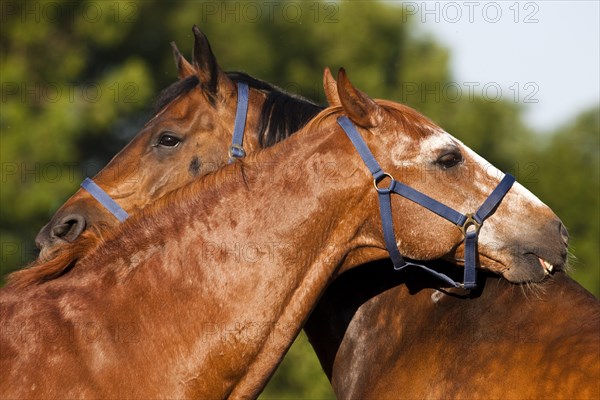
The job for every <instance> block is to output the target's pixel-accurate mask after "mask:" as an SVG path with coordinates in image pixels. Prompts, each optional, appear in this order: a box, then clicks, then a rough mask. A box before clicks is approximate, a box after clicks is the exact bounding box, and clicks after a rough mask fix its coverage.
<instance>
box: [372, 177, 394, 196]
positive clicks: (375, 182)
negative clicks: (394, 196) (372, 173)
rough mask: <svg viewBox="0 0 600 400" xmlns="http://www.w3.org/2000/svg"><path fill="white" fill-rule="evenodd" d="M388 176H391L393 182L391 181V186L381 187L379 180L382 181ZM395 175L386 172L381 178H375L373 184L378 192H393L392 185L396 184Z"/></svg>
mask: <svg viewBox="0 0 600 400" xmlns="http://www.w3.org/2000/svg"><path fill="white" fill-rule="evenodd" d="M386 177H388V178H390V180H391V182H390V186H388V187H387V188H383V189H380V188H379V187H378V186H377V184H378V183H379V182H381V181H382V180H384V179H385V178H386ZM394 182H395V180H394V177H393V176H392V175H390V174H388V173H387V172H384V173H383V175H381V176H380V177H379V178H373V186H374V187H375V190H377V191H378V192H380V191H387V192H391V190H392V185H394Z"/></svg>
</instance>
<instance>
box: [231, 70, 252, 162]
mask: <svg viewBox="0 0 600 400" xmlns="http://www.w3.org/2000/svg"><path fill="white" fill-rule="evenodd" d="M237 88H238V93H237V109H236V112H235V122H234V124H233V138H232V139H231V147H229V163H230V164H231V163H232V162H234V161H235V160H236V159H238V158H242V157H245V156H246V152H245V151H244V130H245V129H246V115H248V85H247V84H245V83H243V82H238V84H237Z"/></svg>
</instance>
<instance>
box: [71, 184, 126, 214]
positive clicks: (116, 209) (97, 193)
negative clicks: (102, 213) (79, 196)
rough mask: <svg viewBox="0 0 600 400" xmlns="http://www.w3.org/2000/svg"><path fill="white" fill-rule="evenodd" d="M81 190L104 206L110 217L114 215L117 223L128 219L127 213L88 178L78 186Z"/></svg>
mask: <svg viewBox="0 0 600 400" xmlns="http://www.w3.org/2000/svg"><path fill="white" fill-rule="evenodd" d="M80 186H81V187H82V188H83V189H85V190H87V191H88V193H89V194H91V195H92V197H93V198H95V199H96V200H98V202H99V203H100V204H102V205H103V206H104V208H106V209H107V210H108V211H110V213H111V214H112V215H114V216H115V217H116V218H117V219H118V220H119V222H123V221H125V220H126V219H127V217H129V214H127V211H125V210H123V209H122V208H121V206H120V205H118V204H117V202H116V201H114V200H113V199H112V197H110V196H109V194H108V193H106V192H105V191H104V190H102V188H101V187H100V186H98V185H96V182H94V181H93V180H91V179H90V178H85V180H84V181H83V182H81V185H80Z"/></svg>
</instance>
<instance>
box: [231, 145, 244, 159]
mask: <svg viewBox="0 0 600 400" xmlns="http://www.w3.org/2000/svg"><path fill="white" fill-rule="evenodd" d="M245 156H246V152H245V151H244V148H243V147H242V145H240V144H232V145H231V147H229V159H230V160H235V159H237V158H242V157H245Z"/></svg>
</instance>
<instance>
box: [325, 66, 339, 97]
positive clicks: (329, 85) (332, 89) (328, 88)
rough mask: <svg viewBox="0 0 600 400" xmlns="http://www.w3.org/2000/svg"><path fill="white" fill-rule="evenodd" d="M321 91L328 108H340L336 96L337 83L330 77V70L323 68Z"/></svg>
mask: <svg viewBox="0 0 600 400" xmlns="http://www.w3.org/2000/svg"><path fill="white" fill-rule="evenodd" d="M323 90H324V91H325V97H326V98H327V102H328V103H329V105H330V106H340V105H342V103H341V102H340V96H339V95H338V90H337V82H336V81H335V79H334V78H333V75H331V70H330V69H329V68H327V67H325V71H323Z"/></svg>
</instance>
